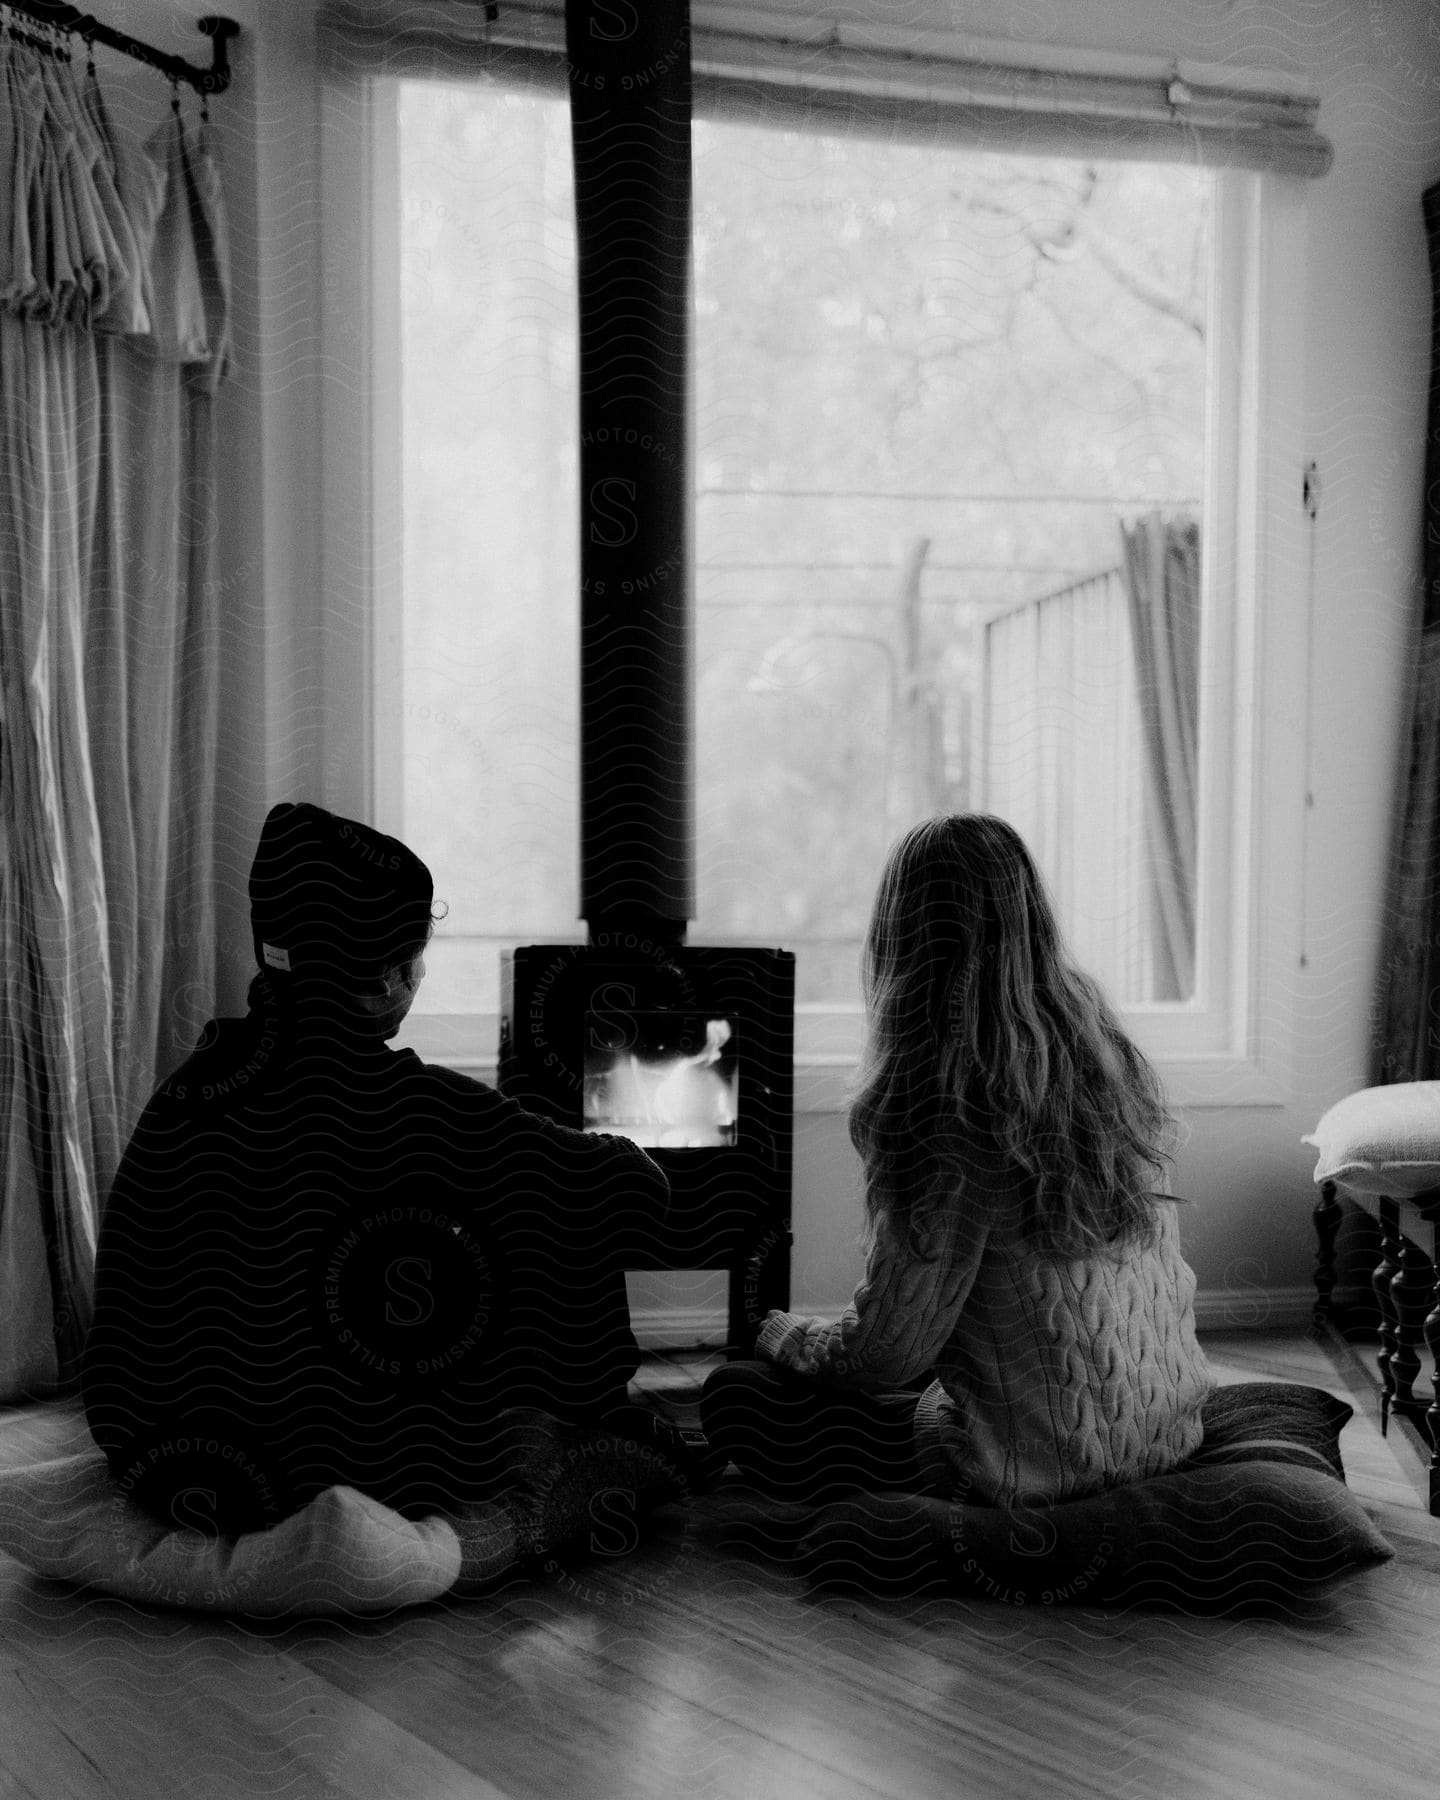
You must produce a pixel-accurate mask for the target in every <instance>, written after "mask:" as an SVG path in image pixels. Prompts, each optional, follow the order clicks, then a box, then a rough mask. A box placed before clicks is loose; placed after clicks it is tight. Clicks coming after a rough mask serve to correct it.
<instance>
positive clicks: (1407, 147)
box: [137, 0, 1440, 1323]
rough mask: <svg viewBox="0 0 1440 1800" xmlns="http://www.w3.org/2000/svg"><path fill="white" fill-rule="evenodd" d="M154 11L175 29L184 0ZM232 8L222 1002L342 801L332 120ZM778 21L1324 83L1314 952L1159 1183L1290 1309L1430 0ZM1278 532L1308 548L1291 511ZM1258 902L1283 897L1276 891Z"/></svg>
mask: <svg viewBox="0 0 1440 1800" xmlns="http://www.w3.org/2000/svg"><path fill="white" fill-rule="evenodd" d="M163 4H164V0H155V5H157V6H161V7H162V8H163ZM168 10H169V12H170V13H172V14H174V15H176V16H179V15H181V14H183V15H185V16H186V17H187V18H193V16H195V14H196V13H198V12H199V11H201V10H203V8H201V7H200V6H196V5H187V6H184V7H181V6H179V5H173V6H171V7H169V9H168ZM232 10H234V11H235V12H236V13H237V15H238V16H240V17H241V18H242V19H246V20H248V21H249V22H250V23H251V24H252V25H253V26H254V29H253V30H251V31H249V32H247V34H246V36H245V37H244V38H242V40H241V42H240V46H239V50H238V62H239V65H240V69H241V77H240V80H239V81H238V82H237V85H236V89H235V92H234V94H233V95H232V96H231V97H229V98H228V99H227V100H225V101H222V102H220V103H219V104H218V105H217V107H216V109H215V110H216V114H217V119H218V120H219V121H221V123H222V128H223V134H224V140H225V141H224V153H225V156H226V164H227V184H228V191H229V196H230V206H231V213H232V218H233V220H234V223H235V261H236V292H237V304H238V305H239V308H240V318H241V337H240V347H241V354H242V357H243V364H242V373H241V377H240V381H239V383H238V384H237V387H236V389H235V391H234V392H233V393H232V394H231V395H230V396H228V397H227V401H226V406H227V413H226V419H225V432H226V447H227V455H228V462H229V471H228V473H229V482H230V494H231V499H232V504H231V509H230V511H229V513H228V515H227V521H226V532H227V537H226V543H227V548H228V554H229V557H230V559H231V565H230V566H231V567H232V568H233V570H234V572H235V576H236V579H235V585H234V587H233V590H232V592H231V593H230V595H229V597H228V606H229V608H230V615H231V616H232V617H233V622H234V631H233V637H232V639H231V642H232V648H233V656H234V668H233V673H232V676H231V679H230V681H229V683H228V684H227V709H228V710H227V757H226V768H227V771H228V781H229V786H228V787H227V790H226V795H225V801H226V809H225V818H226V830H227V840H228V845H229V855H230V863H229V866H230V869H231V878H230V885H229V890H228V893H227V896H226V912H225V919H226V925H225V927H223V928H224V929H226V930H227V932H228V933H229V935H230V937H231V939H232V942H234V943H235V944H236V945H237V946H238V947H239V950H238V952H237V955H236V959H235V962H234V972H233V979H234V983H235V989H234V991H233V992H232V993H230V994H228V995H226V996H225V997H224V998H225V1001H226V1004H227V1005H228V1006H229V1007H230V1008H231V1009H233V1008H234V1007H236V1006H237V1005H238V1002H239V997H240V989H241V986H242V985H243V977H244V975H245V974H246V973H247V971H248V940H247V937H246V934H245V931H244V894H243V880H244V869H245V865H246V862H247V860H248V847H249V846H250V845H253V842H254V836H255V830H256V827H257V826H258V823H259V819H260V816H261V815H262V813H263V809H264V805H265V804H266V802H267V801H269V800H274V799H278V798H282V797H286V796H291V795H297V794H301V793H304V794H306V795H308V796H310V797H313V798H316V799H321V800H328V801H329V803H331V804H337V805H338V804H340V803H341V801H342V799H343V791H342V790H339V789H337V788H336V786H335V783H336V779H337V778H336V777H335V776H334V775H333V773H332V775H331V776H330V777H329V778H328V779H327V777H326V775H325V772H324V770H323V768H322V765H321V762H320V760H319V754H320V752H319V745H318V741H317V722H318V709H317V706H316V704H315V702H314V701H313V699H312V698H311V695H312V694H313V689H312V688H311V687H310V683H311V682H312V681H313V679H314V676H315V672H316V670H317V669H318V658H319V655H320V647H319V637H318V620H317V619H316V617H315V614H316V612H317V610H318V608H317V607H316V605H315V603H314V600H315V596H316V595H317V593H318V591H319V581H318V576H319V560H318V559H319V554H320V553H319V548H318V538H317V534H316V532H315V530H314V529H313V527H314V521H315V518H316V516H317V513H318V508H319V505H320V498H321V487H320V480H319V471H318V469H317V467H316V464H315V451H316V442H317V440H316V436H315V421H316V417H317V413H318V408H319V406H320V404H321V400H322V396H323V382H324V370H323V369H322V368H321V366H320V364H319V361H318V356H319V350H318V346H319V335H318V334H319V327H320V323H321V315H322V310H323V307H324V305H325V284H324V249H323V243H322V240H321V238H320V235H319V213H318V200H317V191H316V183H317V174H316V166H317V165H316V149H317V146H318V142H319V132H320V130H321V129H322V121H321V120H320V119H319V118H318V117H317V114H316V108H315V103H314V101H313V97H312V96H313V87H312V84H311V81H310V74H309V70H308V68H307V65H306V51H305V44H306V19H307V16H308V12H309V4H308V0H293V3H292V0H256V4H255V5H254V6H237V7H235V8H233V9H232ZM696 10H697V15H698V14H699V12H700V11H701V7H700V5H699V0H697V7H696ZM769 10H771V11H783V12H784V13H786V14H787V15H790V16H793V17H796V18H800V19H813V18H817V17H818V18H822V19H825V18H832V17H833V18H836V19H840V20H842V21H846V22H849V23H853V24H856V25H860V24H862V23H863V24H868V26H869V27H870V28H872V29H874V30H875V31H877V32H879V33H884V32H885V31H887V30H889V29H892V28H893V29H894V30H899V31H905V30H914V29H917V28H928V29H934V30H943V31H956V32H963V33H964V34H965V35H966V36H967V37H972V38H973V37H976V36H980V37H984V36H987V35H988V36H993V37H994V38H996V39H998V40H1005V41H1006V42H1007V43H1008V44H1010V45H1011V46H1013V45H1015V44H1017V43H1024V42H1027V41H1028V42H1032V43H1034V44H1036V45H1038V46H1040V47H1042V48H1043V49H1051V50H1053V49H1054V48H1055V47H1057V46H1062V45H1070V46H1078V47H1080V48H1082V49H1088V50H1095V51H1107V50H1111V51H1120V52H1138V51H1145V52H1152V53H1158V54H1163V55H1165V56H1167V57H1168V56H1171V55H1174V56H1178V57H1180V58H1186V59H1195V60H1198V61H1204V62H1211V63H1229V64H1233V65H1236V66H1246V67H1262V68H1278V69H1284V70H1288V71H1291V72H1293V73H1299V74H1302V75H1303V76H1304V77H1305V78H1306V79H1307V81H1308V82H1309V83H1310V84H1311V85H1312V86H1313V89H1314V91H1315V92H1316V93H1317V94H1318V95H1319V96H1320V100H1321V110H1320V126H1321V129H1322V130H1323V131H1325V133H1326V134H1327V135H1328V136H1329V137H1330V138H1331V140H1332V142H1333V144H1334V146H1335V165H1334V167H1333V169H1332V170H1331V172H1330V174H1329V175H1328V176H1326V177H1325V178H1324V179H1322V180H1320V181H1317V182H1314V183H1311V184H1310V186H1309V189H1308V233H1307V239H1306V244H1307V247H1306V251H1305V283H1304V286H1305V294H1306V306H1305V315H1304V323H1303V330H1304V334H1305V338H1304V363H1305V374H1304V378H1303V383H1302V395H1303V399H1302V407H1301V410H1302V414H1303V416H1302V417H1301V418H1299V419H1298V420H1295V421H1293V422H1292V423H1293V425H1294V428H1295V430H1294V435H1295V438H1296V441H1297V442H1299V443H1302V444H1303V446H1304V455H1305V456H1308V457H1313V458H1314V459H1315V460H1316V462H1317V463H1318V465H1319V468H1320V473H1321V479H1322V483H1323V489H1322V507H1321V513H1320V518H1319V521H1318V526H1317V530H1316V550H1317V554H1316V562H1315V569H1314V576H1313V618H1312V623H1313V641H1312V646H1311V657H1310V670H1309V673H1308V677H1305V676H1304V675H1303V674H1300V673H1299V672H1297V681H1296V682H1295V683H1292V684H1291V689H1292V692H1291V698H1290V700H1289V701H1288V702H1287V703H1285V710H1284V714H1283V716H1282V717H1281V718H1280V720H1279V728H1280V731H1281V733H1282V736H1283V737H1284V738H1285V741H1286V742H1287V743H1288V744H1289V747H1290V752H1291V753H1292V756H1300V755H1306V756H1308V777H1309V779H1308V787H1309V790H1310V792H1311V793H1312V795H1313V805H1312V806H1311V807H1310V808H1309V809H1308V812H1307V813H1306V814H1305V816H1304V817H1303V819H1302V818H1301V817H1300V816H1299V808H1298V807H1297V804H1296V801H1295V799H1294V797H1293V795H1292V793H1291V792H1290V789H1292V788H1293V787H1294V786H1295V784H1294V783H1293V782H1290V783H1287V787H1286V791H1285V792H1284V793H1279V792H1273V791H1271V790H1267V789H1266V787H1265V784H1264V782H1263V780H1262V818H1261V828H1262V832H1263V833H1267V834H1269V835H1270V836H1271V837H1284V838H1288V839H1289V840H1290V841H1291V842H1293V843H1294V844H1295V846H1296V851H1297V855H1299V856H1300V857H1301V858H1302V859H1303V884H1302V887H1301V888H1300V889H1297V890H1296V891H1297V892H1300V893H1301V895H1302V898H1301V901H1300V914H1301V916H1300V917H1298V918H1295V919H1293V921H1292V923H1293V926H1294V929H1293V931H1291V932H1289V933H1288V939H1289V940H1290V941H1292V942H1294V943H1299V942H1303V947H1304V963H1303V966H1301V964H1300V962H1299V958H1298V956H1297V955H1296V954H1295V952H1294V950H1293V948H1292V949H1286V950H1285V951H1284V954H1283V963H1284V966H1283V967H1278V968H1275V969H1272V970H1271V971H1269V973H1270V974H1271V975H1272V976H1273V977H1274V978H1275V980H1274V983H1273V985H1272V987H1271V990H1270V993H1271V998H1270V1001H1269V1014H1270V1016H1269V1017H1267V1019H1266V1020H1265V1022H1264V1023H1265V1027H1266V1030H1267V1031H1268V1032H1270V1033H1271V1034H1272V1036H1273V1042H1274V1043H1275V1044H1276V1045H1277V1046H1278V1049H1279V1063H1278V1065H1277V1066H1278V1069H1279V1073H1280V1090H1281V1093H1282V1096H1283V1097H1282V1098H1281V1099H1280V1100H1279V1101H1274V1100H1272V1101H1271V1102H1270V1103H1268V1104H1265V1105H1245V1106H1235V1105H1229V1106H1225V1105H1222V1106H1210V1107H1204V1108H1196V1109H1194V1110H1193V1111H1192V1112H1190V1114H1189V1115H1188V1123H1189V1125H1190V1128H1191V1137H1190V1141H1189V1143H1188V1146H1187V1147H1186V1149H1185V1150H1184V1151H1183V1153H1182V1156H1181V1160H1180V1164H1179V1168H1178V1171H1177V1178H1176V1188H1177V1191H1179V1192H1181V1193H1184V1194H1187V1195H1188V1196H1190V1197H1191V1199H1192V1201H1193V1206H1192V1207H1191V1208H1190V1209H1189V1210H1188V1211H1187V1213H1186V1217H1185V1227H1184V1234H1185V1245H1186V1250H1187V1254H1188V1255H1189V1257H1190V1259H1191V1261H1192V1263H1193V1264H1194V1266H1195V1269H1196V1272H1197V1274H1198V1276H1199V1279H1200V1285H1201V1289H1202V1294H1203V1295H1205V1296H1206V1303H1205V1309H1204V1316H1207V1317H1223V1316H1225V1315H1226V1313H1227V1310H1228V1314H1229V1316H1230V1317H1232V1318H1234V1319H1235V1320H1236V1321H1237V1322H1241V1321H1243V1322H1246V1323H1259V1322H1262V1320H1263V1319H1264V1318H1265V1317H1267V1316H1268V1317H1270V1318H1272V1319H1274V1320H1276V1321H1278V1320H1279V1319H1280V1318H1281V1317H1283V1316H1286V1315H1287V1313H1288V1316H1290V1317H1295V1316H1297V1314H1298V1312H1299V1311H1300V1310H1303V1308H1304V1306H1305V1305H1306V1304H1308V1301H1307V1298H1306V1295H1307V1290H1308V1283H1309V1279H1310V1268H1311V1260H1312V1254H1313V1252H1312V1239H1311V1233H1310V1223H1309V1214H1310V1207H1311V1204H1312V1203H1313V1188H1312V1184H1311V1181H1310V1170H1311V1167H1312V1166H1313V1158H1312V1156H1311V1153H1310V1152H1309V1151H1308V1150H1307V1149H1306V1148H1305V1147H1304V1146H1302V1145H1301V1144H1300V1142H1299V1138H1300V1134H1301V1133H1302V1132H1303V1131H1305V1130H1306V1129H1308V1128H1309V1127H1310V1126H1311V1125H1313V1123H1314V1121H1315V1119H1316V1117H1317V1116H1318V1114H1319V1113H1320V1111H1321V1110H1322V1109H1323V1108H1324V1107H1325V1106H1327V1105H1328V1104H1330V1102H1332V1101H1333V1100H1335V1099H1336V1098H1338V1097H1339V1096H1340V1095H1341V1094H1343V1093H1345V1092H1347V1091H1348V1090H1350V1089H1351V1088H1353V1087H1356V1086H1359V1085H1362V1084H1363V1083H1364V1081H1365V1080H1366V1076H1367V1067H1368V1056H1369V1050H1370V1024H1369V1012H1370V1006H1371V992H1372V983H1373V978H1374V972H1375V965H1376V960H1377V956H1376V951H1377V943H1378V934H1379V927H1380V922H1381V918H1382V914H1383V904H1384V903H1383V874H1384V864H1385V858H1386V849H1387V842H1388V833H1389V829H1390V822H1391V802H1392V792H1393V787H1394V782H1395V776H1396V769H1397V761H1398V756H1399V746H1400V730H1401V713H1402V707H1403V700H1404V670H1405V666H1406V660H1407V647H1408V640H1409V634H1410V631H1411V628H1412V620H1413V614H1414V611H1415V606H1416V588H1417V582H1418V576H1419V543H1420V511H1419V509H1420V498H1421V469H1422V448H1423V434H1424V409H1425V394H1426V380H1427V364H1428V354H1429V307H1430V299H1429V287H1428V277H1427V269H1426V259H1425V247H1424V239H1423V232H1422V226H1421V215H1420V195H1421V192H1422V191H1423V189H1424V188H1426V187H1427V186H1428V185H1430V184H1431V183H1433V182H1434V181H1436V180H1437V179H1440V104H1437V98H1440V28H1437V24H1436V14H1435V12H1434V10H1433V8H1432V7H1431V6H1430V5H1429V4H1427V0H1328V4H1325V5H1323V6H1322V5H1319V4H1315V5H1311V6H1306V7H1303V8H1297V7H1296V6H1295V5H1294V0H1066V3H1065V4H1064V5H1063V6H1062V5H1060V4H1058V3H1056V0H1052V3H1050V4H1045V3H1044V0H1034V3H1022V4H1019V5H1016V4H1014V3H1013V0H966V3H965V4H963V5H961V4H950V3H948V0H884V3H881V4H874V3H872V4H870V5H868V6H866V7H864V8H854V9H852V8H840V7H837V8H833V9H830V8H823V7H807V6H805V5H802V4H800V3H799V0H770V8H769ZM137 23H138V19H137ZM332 373H333V371H332ZM1298 504H1299V469H1298V466H1297V469H1296V472H1295V505H1296V506H1297V507H1298ZM1283 523H1284V526H1285V529H1286V530H1287V531H1289V532H1291V533H1292V534H1293V535H1294V536H1295V537H1296V539H1297V541H1298V540H1299V539H1300V538H1301V536H1302V534H1301V533H1300V532H1299V531H1298V530H1297V528H1296V524H1295V521H1294V519H1290V520H1286V521H1284V522H1283ZM1262 615H1263V597H1262ZM1307 680H1308V690H1309V699H1308V704H1307V703H1306V702H1305V691H1306V685H1307ZM307 690H308V691H307ZM1262 775H1263V771H1262ZM1267 804H1268V806H1269V812H1268V814H1267V813H1266V811H1265V807H1266V806H1267ZM1271 898H1273V900H1274V904H1275V905H1276V906H1277V907H1287V906H1290V902H1289V901H1288V900H1287V899H1286V896H1285V893H1284V892H1281V891H1279V890H1277V893H1276V894H1275V895H1274V896H1273V897H1271ZM1293 910H1294V908H1293V907H1291V911H1292V912H1293ZM1281 938H1282V940H1284V939H1286V938H1287V934H1283V933H1282V934H1281ZM797 1151H798V1169H797V1182H796V1198H795V1226H796V1246H795V1261H794V1269H795V1292H796V1301H797V1303H798V1304H801V1305H807V1306H816V1307H823V1306H826V1305H829V1304H832V1303H834V1302H836V1301H838V1300H840V1299H841V1298H843V1297H844V1295H845V1294H846V1293H847V1292H848V1290H849V1287H850V1285H851V1283H852V1281H853V1279H854V1277H855V1274H856V1273H857V1272H858V1268H859V1258H858V1252H857V1250H856V1248H855V1241H854V1240H855V1236H856V1232H857V1229H858V1225H859V1205H858V1195H857V1187H856V1171H855V1167H854V1161H853V1158H852V1156H851V1153H850V1150H849V1147H848V1144H847V1142H846V1139H845V1130H844V1120H843V1117H841V1116H840V1115H839V1114H838V1113H830V1114H820V1115H808V1116H806V1117H804V1118H802V1120H801V1121H800V1130H799V1138H798V1143H797Z"/></svg>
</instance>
